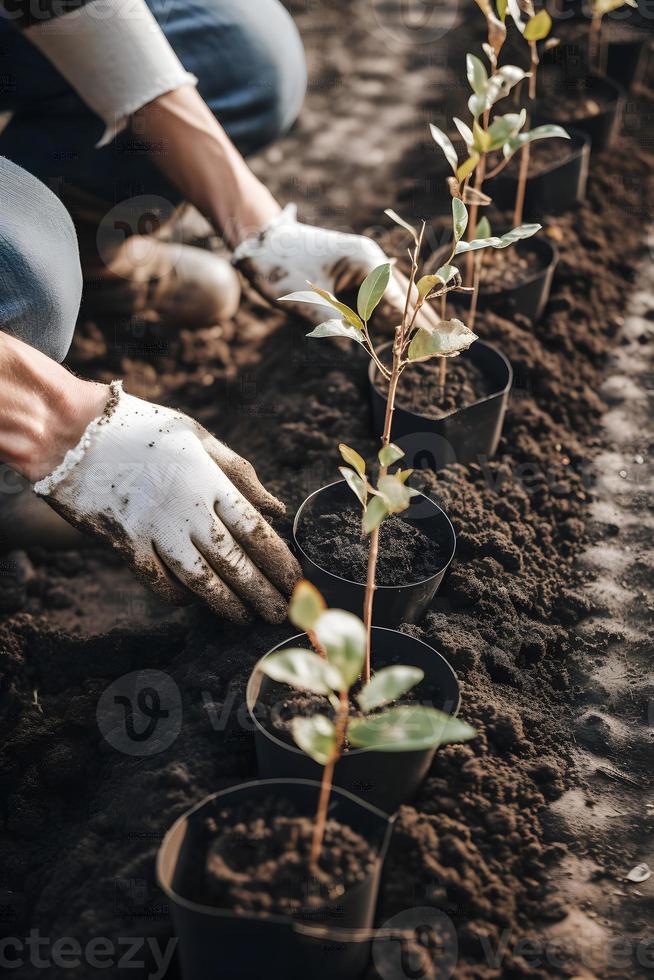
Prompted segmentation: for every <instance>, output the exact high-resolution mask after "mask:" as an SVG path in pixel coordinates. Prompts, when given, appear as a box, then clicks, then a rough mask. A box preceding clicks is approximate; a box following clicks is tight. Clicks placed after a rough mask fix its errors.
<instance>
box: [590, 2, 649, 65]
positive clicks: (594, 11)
mask: <svg viewBox="0 0 654 980" xmlns="http://www.w3.org/2000/svg"><path fill="white" fill-rule="evenodd" d="M622 7H633V8H635V9H636V10H637V9H638V3H637V2H636V0H591V4H590V9H591V20H590V32H589V39H588V61H589V64H590V66H591V67H592V66H593V65H595V67H596V69H597V71H598V72H599V73H600V75H603V74H605V72H606V45H605V44H603V42H602V23H603V21H604V18H605V17H606V15H607V14H610V13H611V12H612V11H613V10H620V9H621V8H622Z"/></svg>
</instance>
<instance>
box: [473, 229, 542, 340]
mask: <svg viewBox="0 0 654 980" xmlns="http://www.w3.org/2000/svg"><path fill="white" fill-rule="evenodd" d="M529 243H531V247H532V249H534V251H536V252H538V251H540V254H541V256H542V257H543V258H545V257H546V256H547V255H549V259H548V260H547V261H546V262H545V265H542V266H540V268H538V269H534V271H533V272H530V273H529V274H528V275H527V276H526V277H525V278H524V279H521V280H520V282H519V283H517V285H515V286H513V287H512V288H511V289H496V290H493V291H489V290H487V289H484V287H483V286H482V287H481V289H480V294H481V295H483V296H489V297H490V296H493V297H495V296H507V295H508V294H510V293H514V292H515V291H516V289H522V288H523V286H529V285H530V283H532V282H535V281H536V279H540V278H541V277H542V275H543V273H544V272H546V271H547V269H549V268H550V266H553V267H554V268H556V266H557V264H558V261H559V250H558V248H557V247H556V245H555V244H554V242H550V241H548V239H547V238H545V237H544V236H538V235H532V237H531V238H524V239H522V241H521V242H516V247H517V246H519V245H521V244H524V246H525V247H528V245H529ZM543 253H545V254H543ZM475 343H477V341H475Z"/></svg>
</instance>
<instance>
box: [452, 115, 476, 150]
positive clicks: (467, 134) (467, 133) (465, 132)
mask: <svg viewBox="0 0 654 980" xmlns="http://www.w3.org/2000/svg"><path fill="white" fill-rule="evenodd" d="M454 125H455V126H456V128H457V129H458V130H459V133H460V134H461V137H462V139H463V141H464V143H465V145H466V146H467V147H468V149H470V147H471V146H472V144H473V143H474V141H475V140H474V137H473V135H472V130H471V129H470V127H469V126H466V124H465V123H464V122H462V120H461V119H457V117H456V116H455V117H454Z"/></svg>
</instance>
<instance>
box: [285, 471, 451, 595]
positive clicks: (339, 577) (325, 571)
mask: <svg viewBox="0 0 654 980" xmlns="http://www.w3.org/2000/svg"><path fill="white" fill-rule="evenodd" d="M345 485H346V484H345V480H335V481H334V482H333V483H327V484H325V486H324V487H318V489H317V490H314V491H313V493H310V494H309V496H308V497H305V498H304V500H303V501H302V503H301V504H300V506H299V507H298V509H297V511H296V513H295V518H294V519H293V544H294V545H295V547H296V548H297V550H298V551H300V552H301V553H302V555H303V556H304V557H305V558H306V560H307V561H309V562H311V564H312V565H313V566H314V567H315V568H317V569H319V570H320V571H321V572H322V573H323V574H324V575H329V576H331V578H333V579H335V580H336V581H338V582H347V584H348V585H358V586H360V587H361V588H365V584H366V583H365V582H355V581H353V580H352V579H349V578H344V577H343V576H342V575H336V574H335V572H330V571H329V569H328V568H323V567H322V565H319V564H318V562H317V561H314V560H313V558H312V557H311V556H310V555H308V554H307V553H306V551H305V550H304V548H303V547H302V545H301V544H300V542H299V541H298V539H297V531H298V527H299V526H300V520H301V518H302V513H303V511H304V508H305V507H306V505H307V504H308V503H309V501H310V500H312V499H313V497H316V496H317V495H318V494H319V493H322V492H323V490H331V488H332V487H338V486H345ZM418 494H419V496H421V497H424V499H425V500H428V501H429V503H430V504H431V505H432V506H433V507H434V508H435V509H436V510H437V511H439V512H440V514H441V516H442V517H443V518H444V520H445V521H447V524H448V527H449V528H450V531H451V532H452V553H451V554H450V556H449V558H448V559H447V561H446V562H445V564H444V565H443V566H442V567H441V568H439V569H437V571H435V572H432V574H431V575H428V576H427V578H421V579H418V581H417V582H404V583H402V584H399V585H378V586H376V588H375V592H376V593H381V594H382V595H383V594H384V592H385V591H386V589H388V590H390V591H393V592H396V591H397V590H398V589H413V588H415V587H416V585H422V584H423V583H424V582H429V581H431V579H433V578H436V576H437V575H442V574H444V573H445V572H446V571H447V569H448V568H449V567H450V565H451V564H452V561H453V559H454V556H455V554H456V531H455V530H454V525H453V524H452V521H451V520H450V519H449V517H448V516H447V514H446V513H445V511H444V510H443V508H442V507H439V506H438V504H437V503H436V502H435V501H434V500H432V499H431V497H428V496H427V494H426V493H422V492H421V491H418ZM414 499H415V498H414Z"/></svg>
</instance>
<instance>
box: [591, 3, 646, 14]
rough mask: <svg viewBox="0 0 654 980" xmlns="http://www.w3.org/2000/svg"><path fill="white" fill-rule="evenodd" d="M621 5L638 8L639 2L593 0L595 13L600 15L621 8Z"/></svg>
mask: <svg viewBox="0 0 654 980" xmlns="http://www.w3.org/2000/svg"><path fill="white" fill-rule="evenodd" d="M620 7H634V8H637V7H638V4H637V3H636V0H592V8H593V13H595V14H598V15H599V16H600V17H604V15H605V14H610V13H611V11H612V10H619V9H620Z"/></svg>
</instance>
